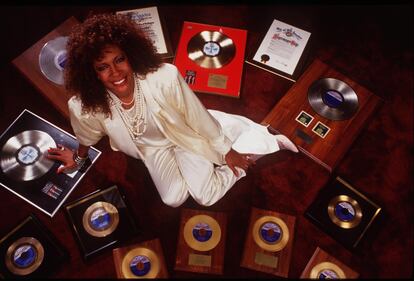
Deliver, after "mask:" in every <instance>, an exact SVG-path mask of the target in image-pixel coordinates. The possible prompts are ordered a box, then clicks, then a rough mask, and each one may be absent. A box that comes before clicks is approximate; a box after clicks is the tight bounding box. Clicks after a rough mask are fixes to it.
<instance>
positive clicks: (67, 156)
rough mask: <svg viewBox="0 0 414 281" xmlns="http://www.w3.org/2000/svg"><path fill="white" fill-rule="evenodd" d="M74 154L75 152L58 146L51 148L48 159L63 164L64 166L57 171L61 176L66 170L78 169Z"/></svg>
mask: <svg viewBox="0 0 414 281" xmlns="http://www.w3.org/2000/svg"><path fill="white" fill-rule="evenodd" d="M73 153H74V151H72V150H71V149H69V148H67V147H64V146H63V145H60V144H58V145H57V148H53V147H50V148H49V149H48V154H47V158H49V159H52V160H57V161H60V162H62V165H63V166H61V167H59V169H58V170H57V173H58V174H60V173H62V172H63V171H65V170H71V169H75V168H76V166H77V165H76V163H75V161H74V160H73Z"/></svg>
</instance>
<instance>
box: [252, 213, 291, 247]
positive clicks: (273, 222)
mask: <svg viewBox="0 0 414 281" xmlns="http://www.w3.org/2000/svg"><path fill="white" fill-rule="evenodd" d="M252 232H253V240H254V241H255V242H256V244H257V245H258V246H259V247H260V248H262V249H264V250H266V251H269V252H277V251H280V250H282V249H283V248H284V247H285V246H286V245H287V243H288V241H289V229H288V227H287V225H286V223H285V222H284V221H283V220H282V219H280V218H277V217H274V216H262V217H260V218H259V219H257V220H256V221H255V223H254V225H253V228H252Z"/></svg>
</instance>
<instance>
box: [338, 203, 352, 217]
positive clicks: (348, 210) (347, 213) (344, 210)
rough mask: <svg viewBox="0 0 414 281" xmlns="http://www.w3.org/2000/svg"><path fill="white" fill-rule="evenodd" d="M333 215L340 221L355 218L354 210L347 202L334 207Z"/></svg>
mask: <svg viewBox="0 0 414 281" xmlns="http://www.w3.org/2000/svg"><path fill="white" fill-rule="evenodd" d="M335 215H336V216H337V217H338V218H339V219H340V220H342V221H350V220H353V219H354V217H355V209H354V208H353V207H352V205H351V204H350V203H349V202H339V203H338V204H337V205H336V206H335Z"/></svg>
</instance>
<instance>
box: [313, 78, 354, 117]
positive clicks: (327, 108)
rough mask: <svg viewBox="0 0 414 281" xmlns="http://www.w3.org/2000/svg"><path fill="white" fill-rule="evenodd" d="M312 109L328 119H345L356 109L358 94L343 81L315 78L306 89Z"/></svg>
mask: <svg viewBox="0 0 414 281" xmlns="http://www.w3.org/2000/svg"><path fill="white" fill-rule="evenodd" d="M308 100H309V103H310V105H311V106H312V108H313V110H315V111H316V112H317V113H318V114H319V115H321V116H323V117H325V118H327V119H330V120H345V119H349V118H351V117H352V115H354V114H355V112H356V111H357V110H358V96H357V94H356V93H355V91H354V90H353V89H352V88H351V87H350V86H348V84H346V83H345V82H343V81H341V80H338V79H334V78H322V79H319V80H316V81H315V82H313V83H312V85H311V86H310V87H309V89H308Z"/></svg>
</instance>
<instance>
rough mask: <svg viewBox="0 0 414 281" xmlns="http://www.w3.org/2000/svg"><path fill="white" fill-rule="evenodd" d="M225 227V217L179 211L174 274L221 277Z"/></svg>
mask: <svg viewBox="0 0 414 281" xmlns="http://www.w3.org/2000/svg"><path fill="white" fill-rule="evenodd" d="M226 224H227V215H226V214H225V213H222V212H211V211H206V210H193V209H183V210H182V213H181V221H180V232H179V235H178V244H177V252H176V258H175V270H182V271H190V272H199V273H209V274H222V273H223V264H224V249H225V239H226Z"/></svg>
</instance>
